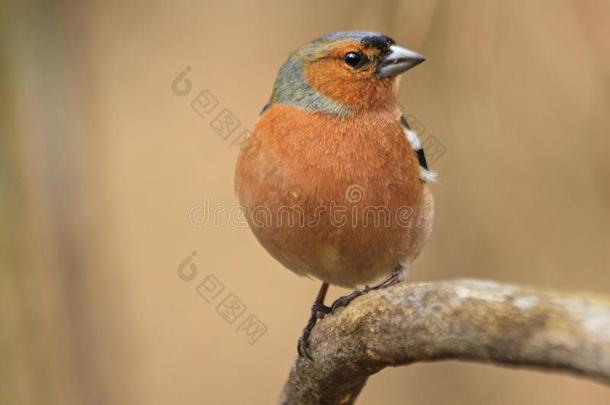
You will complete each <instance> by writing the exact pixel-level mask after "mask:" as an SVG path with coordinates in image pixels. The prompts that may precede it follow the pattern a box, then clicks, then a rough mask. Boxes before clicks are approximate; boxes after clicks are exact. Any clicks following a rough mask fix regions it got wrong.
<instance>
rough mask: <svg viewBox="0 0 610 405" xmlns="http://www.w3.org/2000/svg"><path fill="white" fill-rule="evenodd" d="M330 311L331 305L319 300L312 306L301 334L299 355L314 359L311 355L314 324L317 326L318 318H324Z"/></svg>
mask: <svg viewBox="0 0 610 405" xmlns="http://www.w3.org/2000/svg"><path fill="white" fill-rule="evenodd" d="M330 312H331V309H330V308H329V307H327V306H326V305H323V304H321V303H319V302H315V303H314V304H313V305H312V306H311V315H310V317H309V321H308V322H307V325H306V326H305V328H304V329H303V331H302V332H301V336H299V342H298V344H297V352H299V356H301V357H305V358H307V359H309V360H312V361H313V357H311V354H310V353H309V336H310V335H311V331H312V329H313V328H314V326H316V323H317V321H318V319H322V318H324V317H325V316H326V315H327V314H329V313H330Z"/></svg>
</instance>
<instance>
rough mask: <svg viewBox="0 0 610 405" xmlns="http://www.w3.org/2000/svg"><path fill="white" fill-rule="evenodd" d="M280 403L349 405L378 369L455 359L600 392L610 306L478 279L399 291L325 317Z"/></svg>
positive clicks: (609, 374) (609, 356)
mask: <svg viewBox="0 0 610 405" xmlns="http://www.w3.org/2000/svg"><path fill="white" fill-rule="evenodd" d="M311 353H312V356H313V358H314V361H313V362H312V361H308V360H306V359H303V358H297V359H296V361H295V363H294V364H293V366H292V369H291V371H290V375H289V377H288V381H287V382H286V385H285V386H284V390H283V392H282V396H281V398H280V403H281V404H319V403H322V404H351V403H353V402H354V401H355V399H356V397H357V396H358V394H359V393H360V391H361V390H362V387H364V384H365V383H366V380H367V379H368V377H369V376H370V375H372V374H374V373H377V372H379V371H380V370H382V369H383V368H384V367H387V366H399V365H407V364H411V363H415V362H418V361H434V360H447V359H459V360H469V361H479V362H486V363H488V362H490V363H494V364H498V365H507V366H518V367H537V368H541V369H546V370H560V371H565V372H569V373H572V374H577V375H581V376H585V377H588V378H591V379H595V380H598V381H601V382H603V383H605V384H610V301H609V300H608V299H607V298H602V297H599V296H593V295H568V294H560V293H554V292H550V291H541V290H535V289H531V288H524V287H518V286H514V285H506V284H500V283H496V282H489V281H480V280H455V281H443V282H436V283H420V284H399V285H396V286H394V287H390V288H387V289H384V290H380V291H374V292H371V293H369V294H367V295H365V296H363V297H361V298H358V299H357V300H355V301H354V302H352V303H351V304H350V305H349V306H348V307H347V308H345V309H344V310H342V311H340V312H337V313H336V314H335V315H330V316H327V317H326V318H325V319H323V320H321V321H320V322H319V323H318V325H317V326H316V327H315V328H314V330H313V332H312V335H311Z"/></svg>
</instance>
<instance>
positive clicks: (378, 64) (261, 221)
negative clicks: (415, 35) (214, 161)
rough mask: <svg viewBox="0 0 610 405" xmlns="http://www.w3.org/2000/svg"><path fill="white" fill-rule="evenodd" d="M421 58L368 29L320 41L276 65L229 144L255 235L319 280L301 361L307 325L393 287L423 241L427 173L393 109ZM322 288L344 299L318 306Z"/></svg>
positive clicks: (418, 146) (419, 148) (430, 216)
mask: <svg viewBox="0 0 610 405" xmlns="http://www.w3.org/2000/svg"><path fill="white" fill-rule="evenodd" d="M424 60H425V58H424V56H422V55H421V54H419V53H416V52H414V51H411V50H409V49H406V48H403V47H401V46H398V45H397V44H396V42H395V41H394V40H393V39H392V38H390V37H389V36H387V35H384V34H381V33H377V32H367V31H339V32H333V33H330V34H326V35H323V36H321V37H319V38H317V39H315V40H313V41H311V42H309V43H307V44H305V45H303V46H301V47H300V48H298V49H297V50H296V51H294V52H293V53H291V54H290V56H289V57H288V58H287V60H286V61H285V62H284V63H283V65H282V66H281V67H280V69H279V72H278V74H277V77H276V80H275V83H274V85H273V90H272V93H271V97H270V99H269V101H268V102H267V104H265V106H264V107H263V109H262V111H261V112H260V115H259V117H258V119H257V120H256V122H255V123H254V126H253V128H252V130H251V134H250V136H249V137H248V139H247V140H246V141H245V142H244V143H243V145H242V147H241V148H240V151H239V154H238V158H237V164H236V168H235V192H236V194H237V197H238V199H239V203H240V206H241V207H242V208H243V212H244V215H245V218H246V220H247V222H248V225H249V227H250V229H251V230H252V232H253V233H254V236H255V237H256V239H257V240H258V241H259V243H260V244H261V245H262V246H263V247H264V248H265V249H266V250H267V252H268V253H269V254H271V256H272V257H274V258H275V259H276V260H277V261H279V262H280V263H281V264H282V265H283V266H284V267H286V268H287V269H289V270H291V271H292V272H294V273H296V274H297V275H300V276H306V277H309V278H313V279H317V280H319V281H320V282H321V283H322V284H321V287H320V290H319V292H318V294H317V296H316V299H315V301H314V303H313V305H312V307H311V313H310V317H309V320H308V322H307V324H306V326H305V328H304V329H303V331H302V332H301V335H300V337H299V341H298V345H297V351H298V353H299V356H300V357H305V358H307V359H313V357H312V355H311V353H310V347H309V338H310V334H311V332H312V329H313V328H314V327H315V325H316V323H317V321H318V320H320V319H322V318H324V317H325V316H327V315H328V314H332V313H335V312H336V311H337V309H339V308H341V307H344V306H347V305H349V303H350V302H351V301H352V300H353V299H355V298H357V297H359V296H361V295H363V294H366V293H368V292H369V291H373V290H377V289H380V288H385V287H388V286H390V285H393V284H395V283H397V282H400V281H403V280H404V279H405V277H406V275H407V273H408V270H409V268H410V266H411V263H412V262H413V261H414V260H415V258H416V257H417V256H418V255H419V253H420V252H421V250H422V248H423V246H424V245H425V243H426V241H427V240H428V238H429V236H430V233H431V230H432V224H433V220H434V199H433V197H432V194H431V191H430V187H429V183H431V182H433V181H434V180H435V177H436V174H435V173H434V172H432V171H431V170H430V169H429V167H428V163H427V161H426V155H425V151H424V148H423V145H422V142H421V140H420V139H419V137H418V135H417V133H416V132H415V131H414V130H413V129H412V128H411V127H410V126H409V122H408V121H407V119H406V118H405V116H404V114H403V113H402V111H401V106H400V104H399V101H398V84H399V79H400V75H401V74H402V73H404V72H406V71H408V70H409V69H411V68H413V67H415V66H417V65H419V64H420V63H422V62H423V61H424ZM379 280H382V281H380V282H378V283H377V284H374V285H373V286H372V287H371V286H369V285H370V284H371V283H373V282H377V281H379ZM329 285H335V286H340V287H346V288H351V289H354V291H353V292H352V293H351V294H348V295H346V296H343V297H340V298H338V299H337V300H336V301H335V302H334V303H333V304H332V305H331V306H326V305H325V304H324V300H325V297H326V294H327V291H328V288H329ZM361 286H364V288H361V289H358V288H359V287H361Z"/></svg>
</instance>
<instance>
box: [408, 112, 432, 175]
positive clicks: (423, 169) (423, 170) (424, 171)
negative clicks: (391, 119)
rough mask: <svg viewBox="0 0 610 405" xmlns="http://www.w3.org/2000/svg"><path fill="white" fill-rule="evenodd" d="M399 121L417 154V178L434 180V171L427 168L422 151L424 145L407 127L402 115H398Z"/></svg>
mask: <svg viewBox="0 0 610 405" xmlns="http://www.w3.org/2000/svg"><path fill="white" fill-rule="evenodd" d="M400 123H401V124H402V127H403V129H404V131H405V136H406V137H407V140H408V141H409V143H410V144H411V147H412V148H413V150H414V151H415V155H416V156H417V161H418V162H419V178H420V179H421V180H422V181H423V182H434V181H435V180H436V173H434V172H433V171H431V170H430V169H429V168H428V162H426V152H425V151H424V145H422V143H421V141H420V140H419V137H418V136H417V134H416V133H415V131H413V130H412V129H411V127H409V123H408V122H407V119H406V118H405V116H404V115H401V116H400Z"/></svg>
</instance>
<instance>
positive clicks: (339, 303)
mask: <svg viewBox="0 0 610 405" xmlns="http://www.w3.org/2000/svg"><path fill="white" fill-rule="evenodd" d="M401 275H402V266H398V267H396V269H394V271H393V272H392V274H390V275H389V276H388V278H386V279H385V280H383V281H382V282H381V283H379V284H377V285H375V286H373V287H369V286H368V285H367V286H365V287H364V289H362V290H356V291H353V292H351V293H350V294H348V295H344V296H343V297H339V298H337V299H336V300H335V302H333V304H332V305H331V306H330V312H331V313H333V314H334V313H335V312H336V311H337V309H339V308H341V307H346V306H348V305H349V304H350V302H352V301H353V300H355V299H356V298H358V297H360V296H361V295H364V294H367V293H369V292H371V291H375V290H380V289H382V288H387V287H390V286H393V285H394V284H396V283H398V282H399V281H400V280H401Z"/></svg>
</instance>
